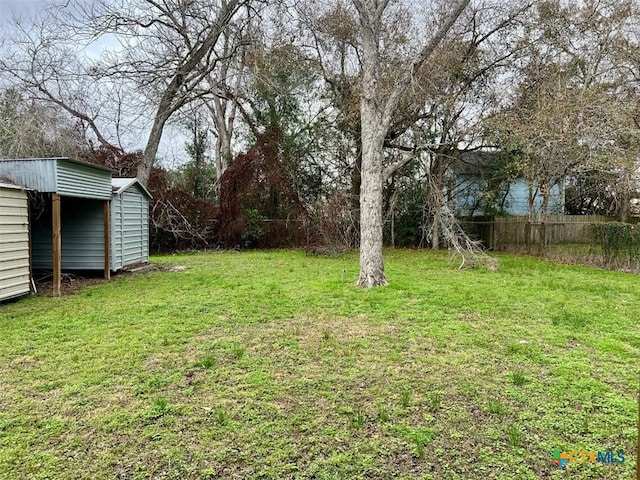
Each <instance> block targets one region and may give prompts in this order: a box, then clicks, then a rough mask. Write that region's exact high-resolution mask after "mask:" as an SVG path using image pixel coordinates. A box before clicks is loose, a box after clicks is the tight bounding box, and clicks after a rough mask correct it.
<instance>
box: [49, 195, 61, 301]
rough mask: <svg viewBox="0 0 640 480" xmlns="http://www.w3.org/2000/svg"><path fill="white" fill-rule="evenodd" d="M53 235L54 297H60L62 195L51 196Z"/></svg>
mask: <svg viewBox="0 0 640 480" xmlns="http://www.w3.org/2000/svg"><path fill="white" fill-rule="evenodd" d="M51 207H52V208H51V210H52V224H51V225H52V233H53V296H54V297H59V296H60V294H61V292H60V289H61V287H62V236H61V232H60V228H61V227H60V225H61V219H60V195H58V194H57V193H52V194H51Z"/></svg>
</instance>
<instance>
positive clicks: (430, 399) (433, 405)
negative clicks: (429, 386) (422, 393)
mask: <svg viewBox="0 0 640 480" xmlns="http://www.w3.org/2000/svg"><path fill="white" fill-rule="evenodd" d="M441 405H442V395H440V392H430V393H428V394H427V397H426V399H425V406H426V407H427V410H429V411H430V412H435V411H437V410H438V409H439V408H440V406H441Z"/></svg>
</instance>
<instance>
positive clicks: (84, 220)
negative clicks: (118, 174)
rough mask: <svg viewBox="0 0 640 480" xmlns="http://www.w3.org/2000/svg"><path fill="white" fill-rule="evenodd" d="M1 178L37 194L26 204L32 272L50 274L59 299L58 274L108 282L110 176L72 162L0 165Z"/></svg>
mask: <svg viewBox="0 0 640 480" xmlns="http://www.w3.org/2000/svg"><path fill="white" fill-rule="evenodd" d="M0 175H1V176H5V177H7V178H9V179H11V180H13V181H14V182H17V183H20V184H22V185H24V186H26V187H28V188H30V189H33V190H35V191H36V192H37V194H36V195H34V196H33V197H34V198H33V200H32V201H30V203H29V208H30V216H31V242H32V250H31V256H32V266H33V269H34V270H53V293H54V295H60V286H61V271H62V270H103V271H104V275H105V278H109V277H110V271H111V269H110V259H109V255H110V247H109V236H110V228H109V214H110V208H109V203H110V201H111V196H112V193H111V171H110V170H109V169H107V168H103V167H99V166H97V165H92V164H89V163H85V162H80V161H78V160H73V159H70V158H36V159H15V160H0Z"/></svg>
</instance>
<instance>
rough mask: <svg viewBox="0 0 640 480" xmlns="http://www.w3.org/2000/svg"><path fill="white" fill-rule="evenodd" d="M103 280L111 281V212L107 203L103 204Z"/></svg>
mask: <svg viewBox="0 0 640 480" xmlns="http://www.w3.org/2000/svg"><path fill="white" fill-rule="evenodd" d="M103 210H104V215H103V216H104V278H106V279H107V280H110V279H111V242H110V239H111V236H110V232H111V222H110V221H109V214H110V212H111V204H110V202H109V201H106V202H104V209H103Z"/></svg>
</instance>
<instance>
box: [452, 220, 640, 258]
mask: <svg viewBox="0 0 640 480" xmlns="http://www.w3.org/2000/svg"><path fill="white" fill-rule="evenodd" d="M616 220H617V219H616V218H614V217H605V216H603V215H546V216H545V217H544V222H542V221H537V222H529V218H528V217H526V216H501V215H494V216H484V217H466V218H464V219H463V220H462V224H463V226H464V227H465V229H466V230H467V232H469V233H470V234H471V235H473V236H477V238H478V239H480V240H482V241H483V242H484V244H485V246H486V247H487V248H490V249H493V250H500V249H503V248H505V247H508V246H519V245H527V244H531V245H536V244H539V243H540V237H541V235H544V243H545V245H552V244H559V243H590V239H589V231H588V229H589V225H590V224H592V223H602V222H613V221H616ZM633 220H634V223H636V222H637V220H638V219H635V218H634V219H633ZM527 237H529V238H528V241H527Z"/></svg>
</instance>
